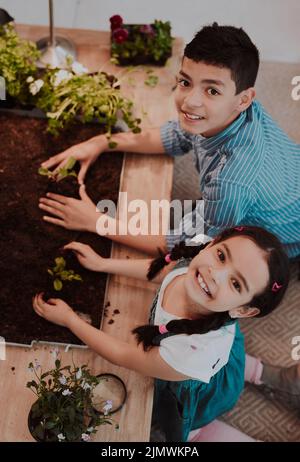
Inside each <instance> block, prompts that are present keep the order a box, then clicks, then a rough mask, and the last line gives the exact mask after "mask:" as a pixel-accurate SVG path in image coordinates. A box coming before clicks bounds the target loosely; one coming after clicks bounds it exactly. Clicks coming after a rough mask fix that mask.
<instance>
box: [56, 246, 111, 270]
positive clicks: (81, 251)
mask: <svg viewBox="0 0 300 462" xmlns="http://www.w3.org/2000/svg"><path fill="white" fill-rule="evenodd" d="M64 249H65V250H72V251H73V252H74V253H75V255H76V257H77V259H78V261H79V263H80V264H81V265H82V266H84V267H85V268H87V269H88V270H91V271H105V268H104V267H105V261H106V260H107V258H103V257H101V256H100V255H99V254H98V253H96V252H95V251H94V250H93V249H92V248H91V247H90V246H89V245H86V244H82V243H81V242H70V244H67V245H65V246H64Z"/></svg>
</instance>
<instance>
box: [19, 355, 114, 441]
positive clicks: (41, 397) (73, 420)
mask: <svg viewBox="0 0 300 462" xmlns="http://www.w3.org/2000/svg"><path fill="white" fill-rule="evenodd" d="M54 353H55V352H54ZM56 357H57V355H56ZM29 370H30V371H31V372H32V373H34V374H35V380H31V381H29V382H27V385H26V386H27V388H29V389H31V390H32V391H33V393H34V394H35V395H36V396H37V401H36V402H35V403H34V404H33V406H32V408H31V422H32V425H33V428H32V433H33V434H34V435H35V436H36V437H37V438H38V439H40V440H42V441H47V442H52V441H53V442H55V441H56V442H57V441H64V442H72V441H73V442H74V441H82V440H84V441H88V440H89V439H90V435H91V434H93V433H96V431H97V429H96V427H98V426H99V425H103V424H112V421H111V418H110V417H109V412H107V411H104V412H103V413H101V414H100V413H99V412H97V411H96V410H95V409H94V407H93V399H92V398H93V390H94V388H95V387H96V386H97V385H98V384H99V382H100V380H99V378H97V377H96V376H94V375H92V374H91V372H90V370H89V369H88V367H87V365H83V366H81V367H76V366H75V365H74V364H73V365H72V366H64V367H62V366H61V361H60V359H56V361H55V367H54V368H53V369H51V370H49V371H47V372H44V373H42V370H41V366H40V365H39V364H38V363H37V362H35V364H33V363H32V362H31V363H30V364H29ZM38 372H39V373H38ZM102 403H103V409H105V405H106V409H107V402H105V401H103V402H102Z"/></svg>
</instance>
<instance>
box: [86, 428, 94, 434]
mask: <svg viewBox="0 0 300 462" xmlns="http://www.w3.org/2000/svg"><path fill="white" fill-rule="evenodd" d="M86 431H87V432H90V433H92V431H94V427H89V428H87V429H86Z"/></svg>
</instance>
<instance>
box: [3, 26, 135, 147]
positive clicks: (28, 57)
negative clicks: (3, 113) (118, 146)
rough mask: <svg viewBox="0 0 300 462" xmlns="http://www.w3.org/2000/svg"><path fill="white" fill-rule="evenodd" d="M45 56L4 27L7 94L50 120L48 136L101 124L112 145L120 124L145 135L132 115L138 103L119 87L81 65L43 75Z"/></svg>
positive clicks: (118, 83) (105, 77)
mask: <svg viewBox="0 0 300 462" xmlns="http://www.w3.org/2000/svg"><path fill="white" fill-rule="evenodd" d="M39 57H40V52H39V51H38V50H37V47H36V45H35V44H34V43H32V42H30V41H28V40H23V39H21V38H20V37H19V36H18V35H17V33H16V32H15V30H14V28H13V25H12V24H6V25H5V26H0V75H1V76H2V77H4V79H5V84H6V91H7V94H8V95H10V96H11V97H13V98H14V99H15V101H16V102H17V103H21V104H23V105H26V104H30V105H33V106H36V107H38V108H39V109H41V110H42V111H43V112H44V113H46V115H47V118H48V131H49V132H50V133H52V134H53V135H58V134H59V131H60V130H62V129H64V128H66V127H67V126H69V125H71V124H72V123H74V122H75V121H79V122H82V123H88V122H98V123H100V124H102V125H103V126H104V127H105V130H106V131H107V137H108V139H110V137H111V133H112V129H113V127H114V126H115V124H116V122H117V121H118V119H123V120H124V122H125V123H126V124H127V126H128V128H129V129H130V130H132V131H133V132H134V133H139V132H140V131H141V129H140V127H139V124H140V122H141V120H140V119H138V118H135V117H134V115H133V103H132V101H130V100H129V99H127V98H125V97H124V96H123V95H122V93H121V90H120V82H119V81H118V80H117V79H116V78H115V77H114V76H110V75H108V74H106V73H104V72H96V73H93V74H88V70H87V69H86V68H84V67H83V66H82V65H81V64H80V63H77V62H72V60H71V59H70V60H69V62H68V69H49V68H46V69H44V70H40V69H38V68H37V65H36V61H37V60H38V58H39Z"/></svg>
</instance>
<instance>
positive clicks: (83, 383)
mask: <svg viewBox="0 0 300 462" xmlns="http://www.w3.org/2000/svg"><path fill="white" fill-rule="evenodd" d="M81 388H83V389H84V390H88V389H91V388H92V387H91V385H89V384H88V383H86V382H85V381H83V382H82V384H81Z"/></svg>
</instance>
